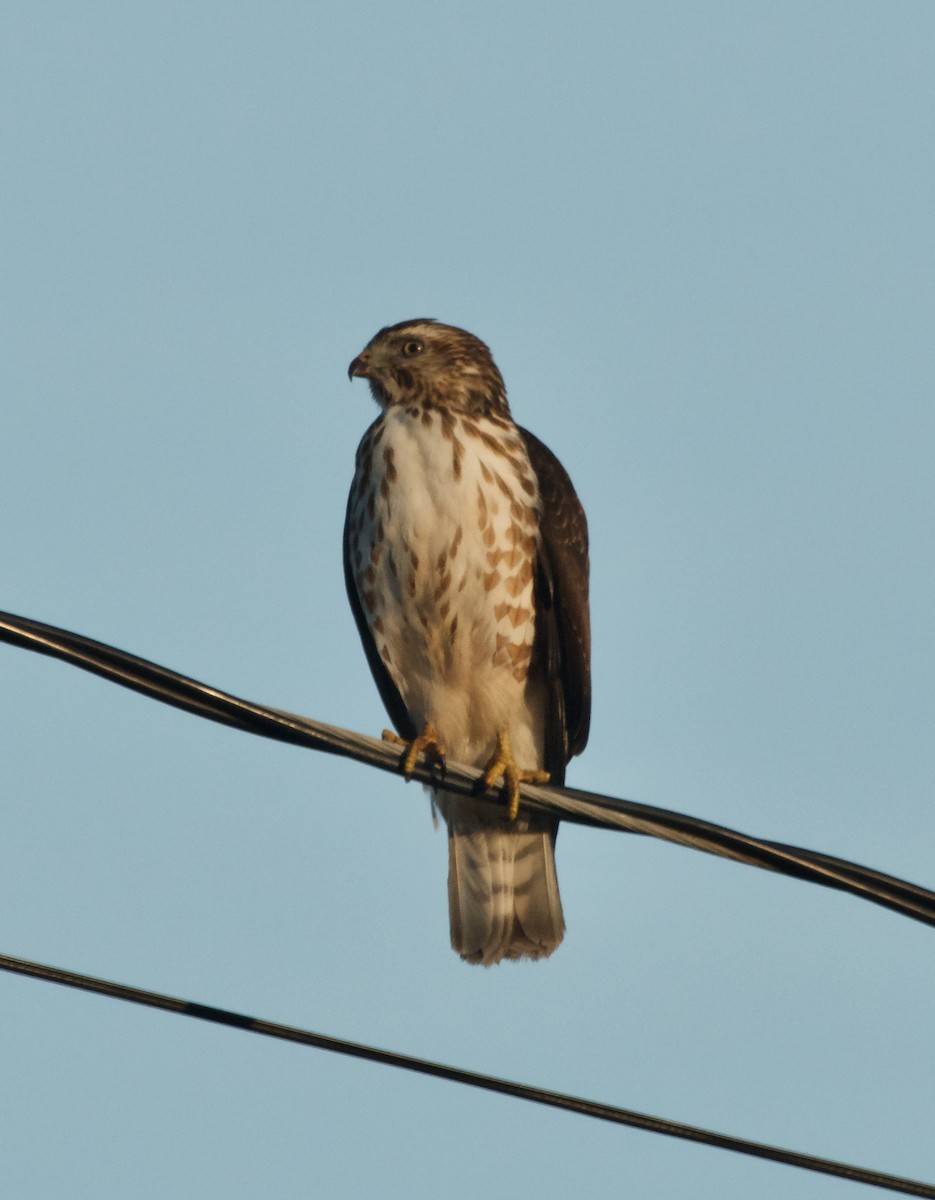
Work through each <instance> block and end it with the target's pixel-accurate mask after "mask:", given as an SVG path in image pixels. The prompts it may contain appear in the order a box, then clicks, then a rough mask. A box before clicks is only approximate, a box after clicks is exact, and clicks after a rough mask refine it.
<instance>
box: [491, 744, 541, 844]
mask: <svg viewBox="0 0 935 1200" xmlns="http://www.w3.org/2000/svg"><path fill="white" fill-rule="evenodd" d="M498 779H502V780H503V790H504V792H505V793H506V803H507V808H506V814H507V817H508V819H509V820H511V821H515V820H516V814H517V813H518V812H519V785H520V784H521V783H548V782H549V773H548V771H527V770H524V769H523V768H522V767H518V766H517V765H516V763H515V761H514V759H513V751H512V750H511V749H510V734H509V731H508V730H506V729H501V730H500V732H499V733H498V734H497V748H496V750H494V752H493V754H491V756H490V761H489V762H488V763H487V765H486V767H485V768H484V773H483V775H482V776H481V778H480V782H481V783H482V784H483V785H484V787H485V788H489V787H493V785H494V784H495V783H496V782H497V780H498Z"/></svg>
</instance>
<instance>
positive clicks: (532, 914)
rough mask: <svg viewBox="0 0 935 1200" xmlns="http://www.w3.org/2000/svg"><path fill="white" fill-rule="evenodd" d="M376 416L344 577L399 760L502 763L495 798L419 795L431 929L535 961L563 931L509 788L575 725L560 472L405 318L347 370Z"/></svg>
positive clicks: (496, 401)
mask: <svg viewBox="0 0 935 1200" xmlns="http://www.w3.org/2000/svg"><path fill="white" fill-rule="evenodd" d="M348 375H349V377H350V378H351V379H354V378H361V379H366V380H367V381H368V382H369V384H370V390H371V392H372V394H373V398H374V400H376V402H377V404H378V405H379V406H380V410H381V411H380V415H379V416H378V417H377V419H376V420H375V421H374V422H373V424H372V425H371V426H370V428H369V429H368V430H367V431H366V433H365V434H364V437H363V440H362V441H361V443H360V446H359V448H358V450H357V459H356V468H355V472H354V480H353V483H352V485H351V492H350V496H349V498H348V505H347V518H346V521H345V526H344V574H345V581H346V584H347V591H348V596H349V598H350V602H351V607H352V609H353V611H354V617H355V620H356V622H357V629H358V632H359V633H360V637H361V640H362V642H363V645H364V650H365V652H366V655H367V660H368V663H369V665H370V670H371V671H372V673H373V676H374V679H375V681H376V684H377V687H378V688H379V691H380V696H381V697H382V699H383V703H384V704H385V705H386V708H387V711H388V712H389V715H390V718H391V720H392V721H393V724H394V725H395V727H396V730H397V734H398V735H399V736H395V735H393V734H391V733H386V734H384V737H387V738H389V739H391V740H395V741H399V742H400V743H405V744H406V746H407V753H406V755H405V757H404V760H403V769H404V771H406V773H409V772H411V770H412V768H413V766H414V764H415V761H416V758H417V757H418V755H419V754H420V753H424V754H425V755H426V756H427V758H429V759H434V760H435V761H437V762H443V759H444V755H445V754H446V753H447V754H450V755H451V756H452V758H453V759H454V760H456V761H458V762H462V763H466V764H468V765H473V766H477V767H479V768H480V769H481V771H482V772H483V775H482V779H483V782H484V784H486V785H487V786H492V785H493V784H495V783H496V782H497V780H499V779H500V778H503V780H504V789H505V793H506V800H507V803H506V805H505V806H504V805H498V804H492V803H489V802H485V801H477V800H470V799H466V798H464V797H460V796H457V795H455V794H453V793H450V792H445V791H444V789H443V788H439V789H437V790H436V791H435V794H434V799H435V802H436V803H437V806H438V809H439V810H440V812H441V813H442V815H443V816H444V818H445V821H446V824H447V826H448V850H449V856H448V865H449V871H448V899H449V908H450V919H451V943H452V946H453V947H454V949H455V950H456V951H457V952H458V953H459V954H460V955H461V957H462V958H464V959H466V960H467V961H468V962H474V963H484V964H490V963H495V962H499V961H500V960H501V959H505V958H506V959H518V958H533V959H535V958H544V957H546V956H547V955H549V954H551V953H552V951H553V950H554V949H555V947H556V946H557V945H558V944H559V942H561V940H562V935H563V933H564V930H565V922H564V918H563V916H562V905H561V900H560V898H559V893H558V879H557V876H556V873H555V858H554V853H553V851H554V846H555V836H556V832H557V828H558V822H557V820H556V819H555V818H553V817H550V816H546V815H543V814H539V813H529V812H526V811H524V812H522V813H519V812H518V806H519V785H520V783H521V782H524V781H529V780H533V781H536V782H545V781H546V779H549V780H551V782H552V783H554V784H558V785H560V784H562V783H563V782H564V778H565V766H566V764H567V762H568V760H569V759H570V758H571V757H572V756H573V755H575V754H580V753H581V751H582V750H583V749H584V747H585V743H586V742H587V739H588V727H589V722H590V710H591V680H590V623H589V616H588V534H587V522H586V520H585V515H584V510H583V509H582V507H581V504H580V502H579V500H578V497H577V496H576V494H575V490H574V488H573V487H572V484H571V480H570V479H569V478H568V475H567V474H566V473H565V470H564V468H563V467H562V465H561V463H559V461H558V459H557V458H556V457H555V455H554V454H552V452H551V451H550V450H548V449H547V448H546V447H545V446H544V445H543V444H542V442H540V441H539V440H538V438H536V437H534V436H533V435H532V434H531V433H529V432H528V431H527V430H525V429H522V428H520V426H518V425H516V424H515V423H514V421H513V419H512V417H511V416H510V409H509V405H508V404H507V398H506V389H505V387H504V384H503V379H502V377H501V375H500V372H499V370H498V369H497V367H496V365H495V363H494V361H493V358H492V356H491V353H490V350H489V349H488V348H487V346H485V345H484V343H483V342H482V341H480V339H479V338H476V337H474V336H473V334H470V333H468V332H467V331H466V330H464V329H457V328H455V327H453V326H449V325H442V324H439V323H438V322H436V321H434V320H431V319H428V318H424V319H419V320H413V321H402V322H400V324H398V325H388V326H387V327H386V328H384V329H381V330H380V332H379V333H378V334H377V335H376V336H375V337H374V338H373V339H372V340H371V341H370V342H368V344H367V346H366V347H365V348H364V350H363V351H362V352H361V353H360V354H359V355H358V357H357V358H355V359H354V361H353V362H352V363H351V365H350V367H349V368H348Z"/></svg>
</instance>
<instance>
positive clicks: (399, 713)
mask: <svg viewBox="0 0 935 1200" xmlns="http://www.w3.org/2000/svg"><path fill="white" fill-rule="evenodd" d="M369 432H370V431H369V430H368V433H369ZM366 441H367V435H366V434H365V435H364V440H363V441H362V442H361V444H360V450H358V455H360V453H361V452H362V451H363V448H364V445H365V443H366ZM357 469H358V471H359V470H360V469H361V463H360V462H359V461H358V464H357ZM353 500H354V488H353V486H352V487H351V494H350V495H349V496H348V498H347V512H346V514H345V517H344V586H345V587H346V588H347V598H348V600H350V602H351V612H352V613H353V614H354V621H355V623H356V625H357V632H358V633H359V634H360V640H361V642H362V643H363V647H364V653H365V654H366V655H367V664H368V666H369V667H370V674H371V675H372V676H373V679H374V682H375V683H376V685H377V688H378V690H379V692H380V699H381V700H382V701H383V704H384V706H385V707H386V711H387V712H388V713H389V716H390V720H391V721H392V722H393V724H394V725H395V726H396V732H397V733H398V734H399V735H400V737H404V738H409V739H410V740H411V739H412V738H414V737H415V736H416V735H417V733H418V732H419V731H418V730H417V729H416V728H415V726H414V725H413V723H412V719H411V718H410V716H409V713H408V712H407V711H406V705H405V704H404V703H403V698H402V696H401V695H400V694H399V689H398V688H397V687H396V684H395V683H394V682H393V680H392V678H391V676H390V673H389V671H388V670H387V669H386V663H385V662H384V661H383V659H382V658H381V657H380V654H379V651H378V650H377V647H376V643H375V642H374V640H373V634H372V633H371V632H370V626H369V624H368V623H367V618H366V616H365V614H364V610H363V606H362V605H361V603H360V596H359V595H358V592H357V584H356V582H355V580H354V568H353V566H352V563H351V558H352V554H353V548H352V545H351V528H350V526H351V508H352V505H353Z"/></svg>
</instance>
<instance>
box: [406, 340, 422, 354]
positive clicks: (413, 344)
mask: <svg viewBox="0 0 935 1200" xmlns="http://www.w3.org/2000/svg"><path fill="white" fill-rule="evenodd" d="M424 349H425V347H424V346H423V345H422V343H421V342H420V341H418V339H416V338H412V339H411V340H410V341H408V342H404V343H403V354H405V356H406V357H407V358H413V357H414V356H415V355H416V354H421V353H422V351H423V350H424Z"/></svg>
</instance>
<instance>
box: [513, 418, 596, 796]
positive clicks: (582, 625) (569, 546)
mask: <svg viewBox="0 0 935 1200" xmlns="http://www.w3.org/2000/svg"><path fill="white" fill-rule="evenodd" d="M519 432H520V434H521V435H522V438H523V441H524V442H525V444H526V451H527V453H528V455H529V461H530V464H531V465H532V469H533V471H534V472H535V474H536V478H537V479H538V481H539V495H540V498H541V502H542V515H541V518H540V523H539V528H540V533H541V549H540V554H539V561H538V563H537V568H536V645H535V649H534V655H535V659H536V661H537V662H538V663H540V664H541V667H542V670H543V671H544V673H545V678H546V686H547V689H548V693H549V697H548V703H547V713H546V764H545V765H546V769H547V770H548V771H549V774H550V775H551V777H552V782H553V783H556V784H561V783H564V780H565V765H566V764H567V762H568V760H569V759H570V758H572V757H573V756H574V755H575V754H580V753H581V751H582V750H583V749H584V748H585V746H586V745H587V741H588V730H589V728H590V724H591V620H590V614H589V609H588V523H587V519H586V518H585V515H584V509H583V508H582V507H581V501H580V500H579V499H578V497H577V495H576V494H575V489H574V487H573V486H572V482H571V480H570V479H569V478H568V473H567V472H566V470H565V468H564V467H563V466H562V464H561V463H560V462H559V461H558V459H557V458H556V457H555V455H554V454H553V453H552V451H551V450H549V448H548V447H547V446H545V445H543V443H542V442H540V441H539V439H538V438H537V437H536V436H535V435H534V434H532V433H530V432H529V431H528V430H526V429H520V431H519Z"/></svg>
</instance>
